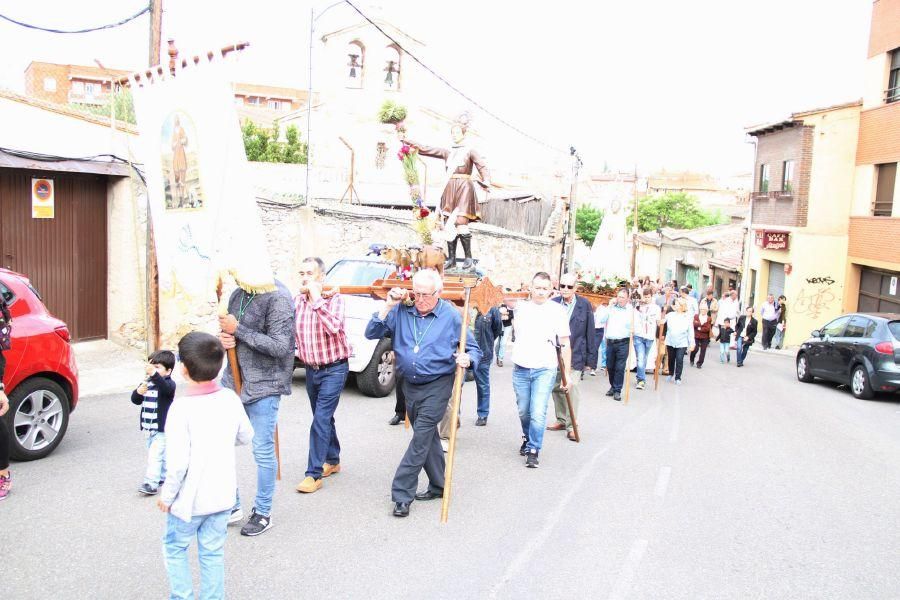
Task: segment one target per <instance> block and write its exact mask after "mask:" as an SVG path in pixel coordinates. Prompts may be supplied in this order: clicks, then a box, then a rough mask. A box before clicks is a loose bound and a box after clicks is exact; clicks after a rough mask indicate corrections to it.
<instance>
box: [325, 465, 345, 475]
mask: <svg viewBox="0 0 900 600" xmlns="http://www.w3.org/2000/svg"><path fill="white" fill-rule="evenodd" d="M340 472H341V465H340V464H337V465H329V464H328V463H325V464H324V465H322V477H328V476H329V475H334V474H335V473H340Z"/></svg>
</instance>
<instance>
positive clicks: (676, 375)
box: [666, 298, 695, 385]
mask: <svg viewBox="0 0 900 600" xmlns="http://www.w3.org/2000/svg"><path fill="white" fill-rule="evenodd" d="M694 348H695V345H694V322H693V319H692V318H691V315H690V314H689V313H688V312H687V300H685V299H684V298H679V299H678V300H676V301H675V311H674V312H670V313H669V314H667V315H666V353H667V354H668V357H669V381H670V382H671V381H674V382H675V384H676V385H681V373H682V370H683V369H684V353H685V352H687V351H689V350H690V351H691V352H693V350H694Z"/></svg>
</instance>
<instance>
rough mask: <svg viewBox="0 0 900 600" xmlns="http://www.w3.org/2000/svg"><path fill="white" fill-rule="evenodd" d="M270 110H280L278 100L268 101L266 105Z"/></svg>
mask: <svg viewBox="0 0 900 600" xmlns="http://www.w3.org/2000/svg"><path fill="white" fill-rule="evenodd" d="M267 106H268V107H269V109H271V110H281V102H279V101H278V100H269V103H268V105H267Z"/></svg>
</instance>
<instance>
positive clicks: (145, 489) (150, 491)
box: [138, 483, 159, 496]
mask: <svg viewBox="0 0 900 600" xmlns="http://www.w3.org/2000/svg"><path fill="white" fill-rule="evenodd" d="M138 491H139V492H140V493H142V494H144V495H145V496H155V495H156V494H158V493H159V488H158V487H154V486H152V485H150V484H149V483H142V484H141V487H139V488H138Z"/></svg>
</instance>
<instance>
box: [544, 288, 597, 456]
mask: <svg viewBox="0 0 900 600" xmlns="http://www.w3.org/2000/svg"><path fill="white" fill-rule="evenodd" d="M576 287H577V280H576V277H575V274H574V273H566V274H564V275H563V276H562V277H560V278H559V294H560V295H559V297H558V298H554V299H553V300H552V302H556V303H558V304H560V305H562V307H563V308H564V309H566V315H567V316H568V319H569V334H570V335H569V345H570V346H571V348H572V361H571V367H572V368H571V370H570V371H569V373H567V374H566V379H568V381H569V396H570V397H571V398H572V409H573V410H574V411H575V415H574V417H575V418H576V419H577V418H578V399H579V396H580V394H579V392H578V382H579V381H580V380H581V374H580V372H581V371H584V370H585V369H596V368H597V350H596V348H595V346H594V311H593V310H592V309H591V303H590V302H588V300H587V299H586V298H582V297H581V296H576V295H575V288H576ZM561 381H562V373H557V374H556V386H555V387H554V388H553V405H554V407H555V408H556V422H555V423H552V424H550V425H548V426H547V429H549V430H550V431H562V430H566V437H568V438H569V439H570V440H572V441H573V442H574V441H575V432H574V429H573V427H572V417H573V415H570V414H569V406H568V404H567V403H566V392H565V390H564V389H562V388H561V387H560V383H561Z"/></svg>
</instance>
